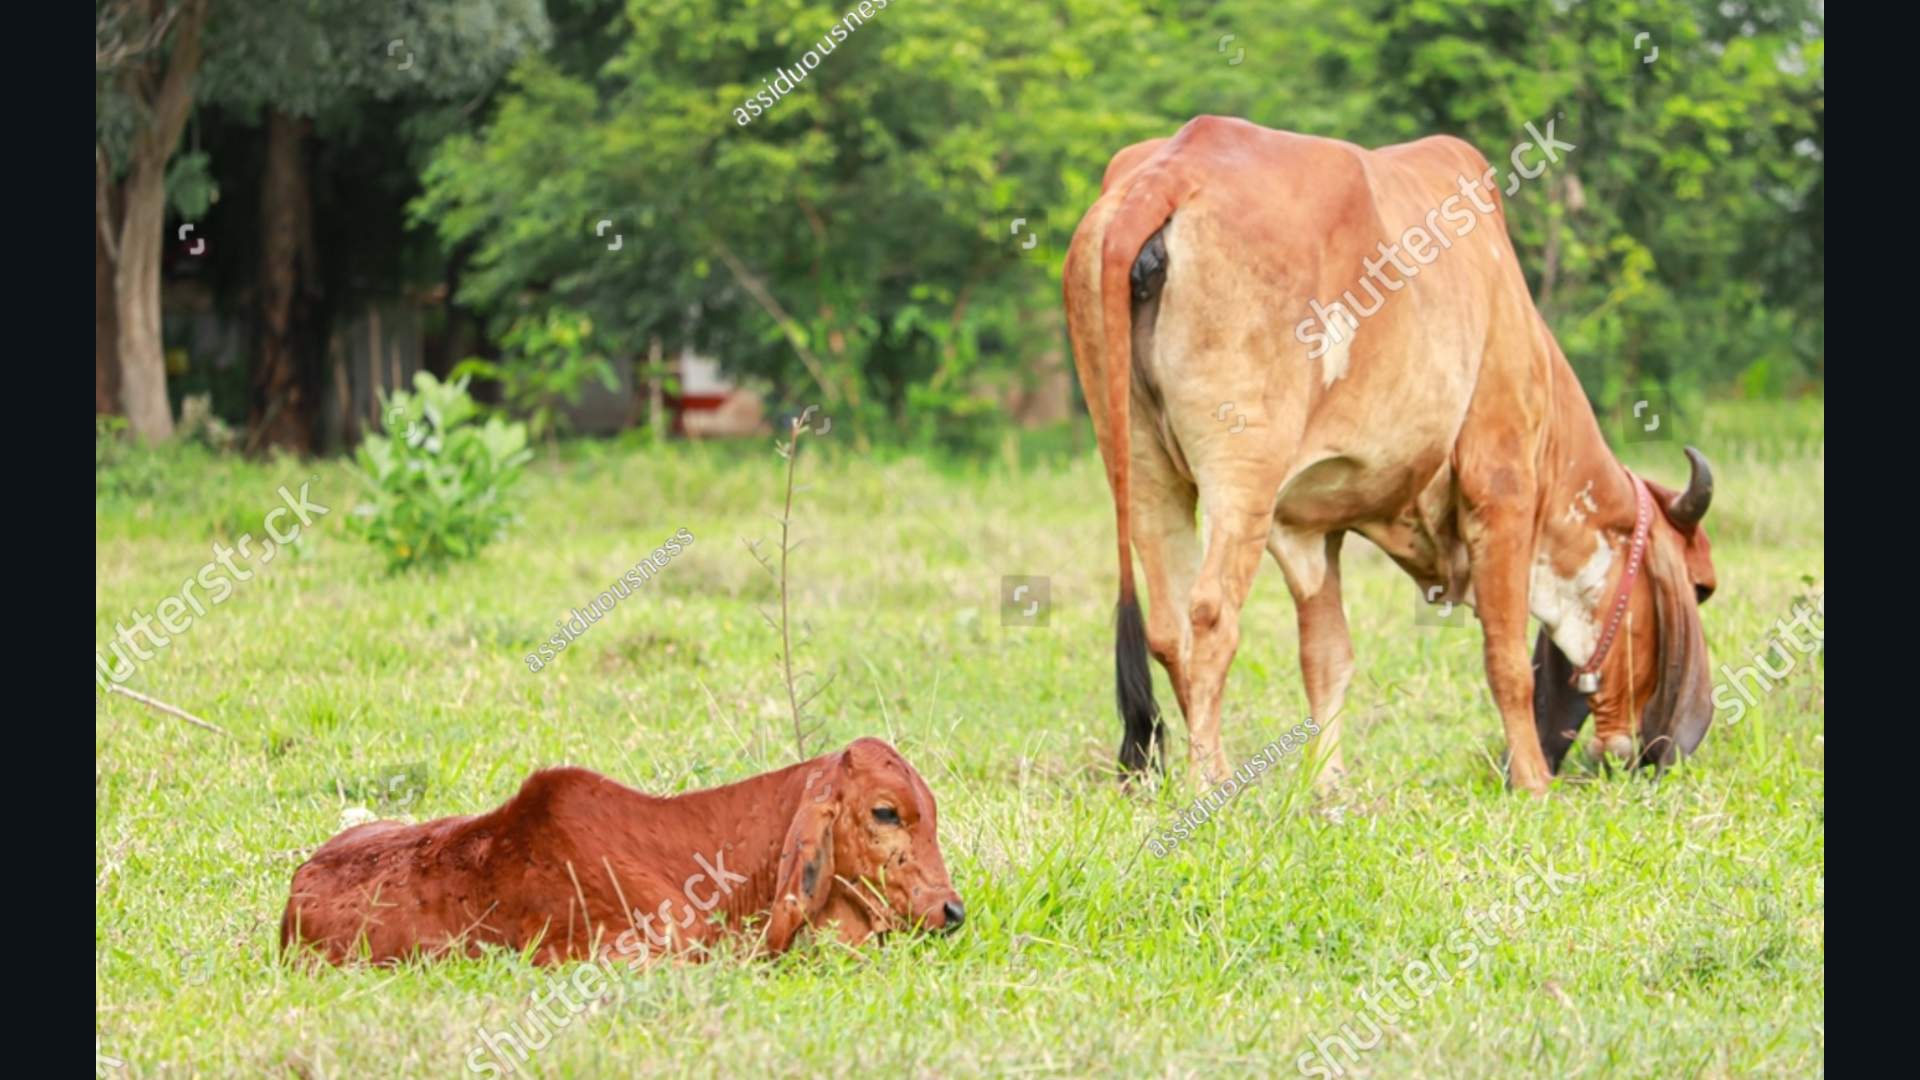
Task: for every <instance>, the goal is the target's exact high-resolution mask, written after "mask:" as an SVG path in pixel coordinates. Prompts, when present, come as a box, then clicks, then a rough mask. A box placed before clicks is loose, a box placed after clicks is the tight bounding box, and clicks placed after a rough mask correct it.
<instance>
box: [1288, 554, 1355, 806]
mask: <svg viewBox="0 0 1920 1080" xmlns="http://www.w3.org/2000/svg"><path fill="white" fill-rule="evenodd" d="M1345 537H1346V534H1345V533H1343V532H1333V533H1327V534H1325V535H1319V534H1310V533H1309V534H1302V533H1296V532H1292V531H1289V530H1287V529H1286V528H1285V527H1283V526H1281V525H1280V524H1278V523H1275V525H1274V527H1273V534H1272V536H1271V537H1270V538H1269V539H1268V542H1267V550H1268V551H1270V552H1272V553H1273V561H1274V562H1277V563H1279V564H1280V572H1281V573H1283V574H1285V575H1286V578H1287V590H1288V591H1289V592H1291V593H1292V594H1293V608H1294V612H1295V614H1296V616H1297V617H1298V619H1299V623H1300V674H1301V676H1302V678H1303V680H1304V681H1305V682H1306V684H1307V707H1308V709H1309V710H1310V713H1311V716H1312V717H1313V718H1315V722H1316V723H1318V724H1319V725H1320V734H1319V735H1318V737H1317V741H1315V742H1312V743H1309V744H1308V748H1309V752H1310V753H1312V755H1313V758H1312V760H1314V761H1315V762H1317V763H1318V765H1319V769H1318V771H1317V772H1316V773H1315V774H1314V782H1315V784H1317V785H1318V786H1319V787H1321V788H1322V789H1325V788H1327V787H1330V786H1332V785H1333V784H1334V783H1336V782H1337V781H1338V780H1339V779H1340V777H1341V775H1342V774H1343V773H1344V772H1345V767H1344V765H1343V764H1342V759H1341V754H1340V711H1341V709H1342V708H1343V707H1344V705H1345V703H1346V697H1347V684H1348V683H1349V682H1350V681H1351V680H1352V678H1353V635H1352V633H1351V632H1349V631H1348V629H1347V611H1346V606H1345V605H1344V604H1343V603H1342V602H1341V597H1340V545H1341V542H1342V541H1343V540H1344V539H1345Z"/></svg>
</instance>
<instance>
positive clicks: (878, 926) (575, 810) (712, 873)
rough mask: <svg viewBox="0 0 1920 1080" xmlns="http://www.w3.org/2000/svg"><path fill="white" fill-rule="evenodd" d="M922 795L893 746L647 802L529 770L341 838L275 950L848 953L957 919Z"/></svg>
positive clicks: (571, 776)
mask: <svg viewBox="0 0 1920 1080" xmlns="http://www.w3.org/2000/svg"><path fill="white" fill-rule="evenodd" d="M937 826H938V816H937V814H936V812H935V809H934V803H933V792H932V791H931V790H930V789H929V788H928V787H927V783H926V781H925V780H922V779H921V778H920V774H919V773H918V772H915V771H914V768H913V766H911V765H909V764H907V761H906V759H905V758H903V757H901V756H900V755H899V753H898V752H896V751H895V750H894V749H893V747H891V746H889V745H887V744H886V743H885V742H882V741H881V740H879V739H857V740H855V741H854V742H853V743H852V744H851V745H850V746H848V747H847V748H846V749H845V750H842V751H840V752H838V753H834V754H828V755H826V756H824V757H818V758H814V759H813V760H811V761H805V762H801V763H800V764H798V765H792V766H789V767H787V768H784V769H779V770H777V771H774V772H770V773H767V774H765V775H762V776H756V777H753V778H751V779H748V780H742V781H740V782H738V783H734V784H728V785H726V786H724V787H717V788H711V789H708V790H706V791H691V792H687V793H685V794H682V795H676V796H673V797H670V798H658V797H655V796H652V795H647V794H644V793H642V792H639V791H635V790H634V789H632V788H630V787H627V786H625V785H623V784H620V783H617V782H616V781H613V780H610V779H608V778H607V777H604V776H601V775H599V774H598V773H594V772H591V771H589V770H586V769H579V768H557V769H543V770H541V771H539V772H536V773H534V774H533V775H532V776H530V777H528V778H527V782H526V783H525V784H523V785H521V788H520V791H519V793H518V794H516V795H515V796H514V797H513V798H511V799H508V800H507V802H506V804H505V805H504V806H501V807H500V808H499V809H498V810H495V811H493V812H492V813H488V814H481V815H478V816H468V817H450V818H441V819H440V820H438V821H429V822H425V823H423V824H419V825H403V824H400V823H398V822H392V821H379V822H372V823H369V824H365V825H357V826H354V827H353V828H351V829H348V830H346V831H345V832H342V833H340V834H339V835H338V836H335V837H334V838H333V839H331V840H329V841H327V843H326V844H324V845H322V846H321V848H320V850H318V851H316V852H314V854H313V857H312V858H310V859H308V860H307V861H306V862H305V863H304V864H302V865H301V867H300V868H299V869H298V870H296V871H294V875H293V895H292V896H291V897H290V898H289V899H288V901H287V911H286V915H285V916H284V917H283V918H282V919H281V922H280V944H281V948H282V949H286V950H293V949H296V948H297V949H299V950H301V951H303V952H308V951H317V952H319V953H320V954H321V955H323V956H324V957H325V958H326V959H327V960H328V961H329V962H331V963H334V964H344V963H346V962H348V961H349V960H354V959H363V960H368V961H371V962H373V963H376V964H389V963H393V962H395V961H398V960H402V959H405V958H407V957H410V956H414V955H425V956H440V955H444V954H446V953H449V952H462V953H465V954H467V955H478V953H479V952H480V949H481V946H483V945H488V944H494V945H504V946H507V947H508V948H512V949H516V950H522V951H524V950H528V949H531V950H532V955H533V957H534V959H535V961H536V962H538V963H543V964H549V963H557V962H560V961H563V960H573V959H586V958H591V957H595V956H600V955H604V954H605V953H606V951H607V950H608V949H609V948H613V949H617V950H618V951H619V952H620V953H622V954H625V955H630V956H633V958H634V962H635V963H637V962H639V961H640V960H641V959H642V958H643V955H644V954H645V952H646V950H647V948H648V946H652V947H653V948H654V949H657V950H659V951H661V952H668V951H676V952H678V951H689V952H696V953H697V952H703V951H704V950H705V948H706V947H707V946H709V945H712V944H714V943H716V942H717V941H719V940H720V939H721V938H722V937H725V936H728V935H733V934H743V933H744V934H752V935H756V936H758V937H759V938H760V945H761V947H762V948H763V949H764V951H765V952H766V953H768V954H778V953H782V952H785V951H786V950H787V949H788V948H789V947H791V946H792V944H793V942H794V940H795V937H796V935H797V934H798V933H799V931H800V930H801V928H802V927H810V928H811V927H825V926H828V925H831V924H837V929H838V934H839V938H840V940H841V941H843V942H846V943H847V944H850V945H857V944H859V943H860V942H863V941H865V940H866V939H867V938H868V937H870V936H872V935H873V934H875V933H883V932H885V931H887V930H891V929H893V928H895V927H898V926H906V927H931V928H936V929H944V930H952V929H954V928H955V927H957V926H959V925H960V923H961V920H963V919H964V918H965V917H966V909H965V908H964V907H963V906H962V905H961V901H960V894H959V893H957V892H956V891H954V887H953V882H952V880H951V879H950V878H949V877H948V876H947V865H946V861H945V860H944V859H943V858H942V857H941V855H940V844H939V841H938V839H937V837H936V829H937Z"/></svg>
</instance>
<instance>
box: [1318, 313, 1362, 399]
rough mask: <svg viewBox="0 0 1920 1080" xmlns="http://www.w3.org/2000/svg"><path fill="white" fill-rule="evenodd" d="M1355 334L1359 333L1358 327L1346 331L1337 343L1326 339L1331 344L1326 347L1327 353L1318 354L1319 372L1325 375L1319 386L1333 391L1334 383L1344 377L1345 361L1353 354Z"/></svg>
mask: <svg viewBox="0 0 1920 1080" xmlns="http://www.w3.org/2000/svg"><path fill="white" fill-rule="evenodd" d="M1357 333H1359V327H1355V328H1353V329H1352V330H1349V331H1347V332H1346V333H1345V334H1343V335H1341V337H1340V338H1339V340H1338V341H1334V339H1333V338H1331V337H1329V338H1328V340H1329V341H1332V342H1333V344H1330V345H1328V346H1327V351H1326V352H1324V353H1322V354H1320V365H1321V370H1322V371H1323V372H1324V373H1325V374H1324V377H1323V378H1322V379H1321V385H1322V386H1323V387H1325V388H1326V389H1328V390H1331V389H1333V384H1334V383H1335V382H1337V381H1338V380H1340V379H1343V378H1345V377H1346V374H1347V361H1348V359H1349V358H1350V357H1351V356H1352V353H1353V336H1354V335H1355V334H1357Z"/></svg>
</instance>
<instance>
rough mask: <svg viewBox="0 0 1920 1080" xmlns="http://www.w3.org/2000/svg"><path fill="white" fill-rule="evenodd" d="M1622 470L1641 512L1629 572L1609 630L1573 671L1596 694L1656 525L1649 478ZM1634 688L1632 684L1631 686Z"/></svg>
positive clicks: (1583, 688) (1580, 685)
mask: <svg viewBox="0 0 1920 1080" xmlns="http://www.w3.org/2000/svg"><path fill="white" fill-rule="evenodd" d="M1620 468H1621V471H1623V472H1625V473H1626V474H1627V479H1629V480H1632V481H1633V490H1634V494H1635V495H1636V496H1637V498H1638V500H1639V515H1638V516H1637V517H1636V518H1635V519H1634V522H1633V546H1632V548H1630V549H1629V550H1628V552H1627V572H1626V573H1624V574H1622V575H1620V592H1619V594H1618V595H1616V596H1615V597H1614V598H1613V614H1612V615H1610V616H1608V617H1607V630H1606V633H1604V634H1602V635H1600V644H1599V646H1598V647H1597V648H1595V649H1594V650H1593V656H1592V657H1591V658H1590V659H1588V661H1587V663H1586V666H1584V667H1582V668H1581V669H1580V670H1578V671H1576V672H1574V673H1573V680H1572V681H1573V688H1574V689H1575V690H1578V691H1579V692H1580V693H1582V694H1593V693H1597V692H1598V691H1599V690H1600V663H1601V661H1603V660H1605V659H1606V658H1607V650H1608V649H1610V648H1612V647H1613V638H1614V635H1615V634H1617V633H1619V632H1620V620H1621V618H1622V617H1624V616H1625V615H1626V613H1627V601H1629V600H1631V599H1632V598H1633V582H1634V579H1635V578H1637V577H1639V576H1640V564H1641V563H1642V562H1643V561H1644V560H1645V559H1646V555H1647V533H1648V531H1649V530H1651V528H1652V527H1653V496H1652V495H1651V494H1649V493H1648V491H1647V482H1646V481H1645V480H1642V479H1640V478H1639V477H1637V476H1635V475H1633V470H1632V469H1629V468H1627V467H1626V466H1624V465H1622V466H1621V467H1620ZM1629 689H1631V688H1629Z"/></svg>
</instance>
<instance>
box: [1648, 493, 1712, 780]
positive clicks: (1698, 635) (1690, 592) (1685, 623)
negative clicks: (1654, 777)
mask: <svg viewBox="0 0 1920 1080" xmlns="http://www.w3.org/2000/svg"><path fill="white" fill-rule="evenodd" d="M1655 532H1656V535H1655V536H1654V539H1653V543H1651V544H1650V545H1649V550H1648V552H1647V570H1648V572H1649V576H1650V577H1651V578H1652V584H1653V604H1654V614H1655V622H1656V623H1658V624H1659V627H1660V647H1659V650H1658V656H1659V658H1660V659H1659V664H1660V669H1659V680H1660V681H1659V682H1658V683H1657V684H1655V686H1654V689H1653V697H1652V698H1650V699H1649V700H1648V701H1647V709H1646V712H1644V713H1642V714H1640V764H1642V765H1654V766H1657V767H1659V768H1665V767H1667V766H1668V765H1671V764H1673V760H1674V758H1675V756H1676V751H1677V752H1678V753H1679V754H1691V753H1693V749H1694V747H1696V746H1699V745H1700V740H1701V739H1704V738H1706V736H1707V727H1708V725H1710V724H1712V723H1713V698H1712V692H1713V687H1712V682H1713V671H1712V669H1711V668H1710V667H1709V666H1708V665H1709V662H1708V660H1707V639H1706V634H1705V633H1704V632H1703V631H1702V630H1701V628H1700V601H1699V600H1698V598H1697V597H1696V596H1695V594H1694V589H1693V579H1692V576H1691V575H1690V574H1689V573H1688V571H1687V561H1686V556H1685V554H1684V552H1682V551H1681V550H1679V549H1680V546H1681V540H1680V538H1679V536H1677V535H1676V534H1675V533H1674V532H1673V531H1672V530H1655Z"/></svg>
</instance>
